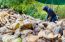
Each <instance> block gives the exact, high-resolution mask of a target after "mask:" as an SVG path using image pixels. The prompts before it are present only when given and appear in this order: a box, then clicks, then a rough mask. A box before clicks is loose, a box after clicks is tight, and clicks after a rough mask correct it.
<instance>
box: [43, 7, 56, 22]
mask: <svg viewBox="0 0 65 42" xmlns="http://www.w3.org/2000/svg"><path fill="white" fill-rule="evenodd" d="M43 10H45V11H46V12H47V14H48V15H47V18H46V19H48V18H49V17H51V19H50V22H55V21H57V16H56V14H55V12H54V11H53V10H52V9H51V8H49V7H47V6H46V7H44V9H43Z"/></svg>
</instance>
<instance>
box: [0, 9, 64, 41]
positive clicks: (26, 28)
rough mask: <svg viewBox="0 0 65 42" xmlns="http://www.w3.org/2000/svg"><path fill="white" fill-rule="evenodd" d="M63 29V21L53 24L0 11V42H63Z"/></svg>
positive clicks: (16, 13)
mask: <svg viewBox="0 0 65 42" xmlns="http://www.w3.org/2000/svg"><path fill="white" fill-rule="evenodd" d="M64 29H65V19H62V20H60V21H56V23H53V22H49V21H43V20H39V19H35V18H33V17H31V16H28V15H25V14H21V15H20V14H19V13H18V12H15V11H13V10H11V9H0V42H65V30H64ZM60 30H61V31H62V32H59V31H60ZM62 33H63V34H62Z"/></svg>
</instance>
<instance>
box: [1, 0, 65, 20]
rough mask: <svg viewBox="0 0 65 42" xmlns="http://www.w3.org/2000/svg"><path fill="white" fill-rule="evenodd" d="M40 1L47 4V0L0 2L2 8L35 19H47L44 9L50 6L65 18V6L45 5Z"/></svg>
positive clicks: (8, 0)
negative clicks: (10, 9)
mask: <svg viewBox="0 0 65 42" xmlns="http://www.w3.org/2000/svg"><path fill="white" fill-rule="evenodd" d="M38 1H42V2H45V1H46V0H11V1H10V0H0V8H6V7H7V8H12V9H14V10H15V11H17V12H19V13H25V14H27V15H30V16H33V17H34V18H39V19H42V20H43V19H45V16H46V14H47V13H46V12H45V11H43V10H42V9H43V7H44V6H46V5H48V6H49V7H51V8H52V9H54V11H55V12H56V13H57V14H58V15H59V17H60V18H65V12H64V11H65V9H64V7H65V5H59V7H58V5H53V4H44V3H40V2H38Z"/></svg>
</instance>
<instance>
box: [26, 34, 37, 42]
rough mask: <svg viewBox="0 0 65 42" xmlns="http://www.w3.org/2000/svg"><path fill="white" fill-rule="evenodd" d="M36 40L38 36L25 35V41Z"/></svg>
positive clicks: (34, 41)
mask: <svg viewBox="0 0 65 42" xmlns="http://www.w3.org/2000/svg"><path fill="white" fill-rule="evenodd" d="M37 40H38V36H34V35H30V36H27V37H26V41H27V42H36V41H37Z"/></svg>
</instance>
